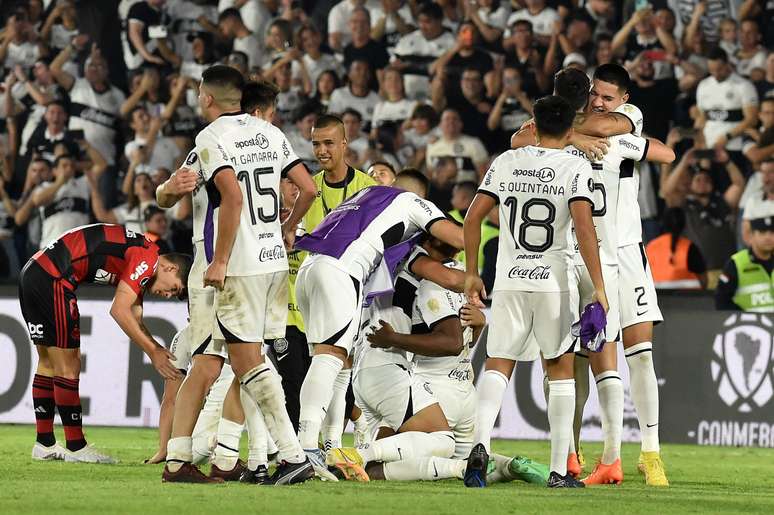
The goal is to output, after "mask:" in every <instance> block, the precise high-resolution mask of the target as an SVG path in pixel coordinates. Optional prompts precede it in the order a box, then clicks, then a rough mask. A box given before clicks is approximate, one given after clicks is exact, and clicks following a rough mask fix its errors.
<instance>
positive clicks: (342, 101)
mask: <svg viewBox="0 0 774 515" xmlns="http://www.w3.org/2000/svg"><path fill="white" fill-rule="evenodd" d="M347 78H348V79H349V82H348V83H347V85H346V86H342V87H340V88H338V89H336V90H334V92H333V93H332V94H331V101H330V104H328V112H330V113H343V112H344V110H346V109H348V108H351V109H354V110H356V111H357V112H358V113H360V116H361V117H362V120H363V125H364V128H365V130H366V131H367V130H369V129H370V126H371V118H372V117H373V114H374V108H375V107H376V104H377V103H378V102H379V95H378V94H377V93H376V92H375V91H373V90H372V89H371V88H370V86H369V84H370V81H371V67H370V65H369V63H368V62H366V61H361V60H358V61H352V64H350V65H349V73H348V74H347Z"/></svg>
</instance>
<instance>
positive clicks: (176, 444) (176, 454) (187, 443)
mask: <svg viewBox="0 0 774 515" xmlns="http://www.w3.org/2000/svg"><path fill="white" fill-rule="evenodd" d="M192 460H193V455H192V453H191V437H190V436H178V437H177V438H170V439H169V441H167V468H168V469H169V471H170V472H177V471H178V470H180V467H182V466H183V463H191V461H192Z"/></svg>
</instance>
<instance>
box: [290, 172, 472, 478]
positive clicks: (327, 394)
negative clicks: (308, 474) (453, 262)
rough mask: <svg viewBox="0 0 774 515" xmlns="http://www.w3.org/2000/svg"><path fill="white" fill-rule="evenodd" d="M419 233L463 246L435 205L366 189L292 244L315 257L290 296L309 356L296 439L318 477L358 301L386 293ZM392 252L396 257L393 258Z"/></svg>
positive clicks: (357, 326) (400, 193) (355, 330)
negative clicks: (323, 433) (321, 444)
mask: <svg viewBox="0 0 774 515" xmlns="http://www.w3.org/2000/svg"><path fill="white" fill-rule="evenodd" d="M422 232H430V233H431V234H433V235H435V236H436V237H438V238H439V239H442V240H444V241H446V242H448V243H450V244H452V245H455V246H457V247H458V248H461V246H462V230H461V228H460V227H458V226H457V225H456V224H454V223H453V222H451V221H449V220H447V219H446V218H445V216H444V215H443V213H442V212H441V211H440V210H438V208H437V207H436V206H435V205H434V204H432V203H431V202H428V201H425V200H423V199H421V198H420V197H419V196H417V195H416V194H415V193H411V192H408V191H403V190H401V189H398V188H391V187H387V186H372V187H369V188H366V189H364V190H362V191H360V192H358V193H357V194H355V195H354V196H353V197H350V199H349V200H347V201H345V202H343V203H342V204H341V205H339V206H338V207H337V208H335V209H333V210H332V211H331V213H330V214H329V215H328V216H326V217H325V219H323V222H322V223H321V224H320V225H319V226H318V227H317V228H316V229H315V230H314V231H313V232H312V233H310V234H308V235H306V236H304V237H303V238H302V239H300V240H299V241H298V242H297V248H301V249H304V250H309V251H311V252H313V253H314V254H312V255H310V256H309V257H308V258H307V259H306V260H305V261H304V264H303V265H302V266H301V268H300V270H299V272H298V279H297V283H296V295H297V300H298V303H299V307H300V310H301V314H302V316H303V318H304V321H305V323H306V329H307V340H308V341H309V342H310V344H311V345H312V346H313V349H314V350H313V353H314V356H313V358H312V364H311V366H310V368H309V371H308V373H307V375H306V378H305V380H304V384H303V387H302V388H301V410H300V417H299V422H300V423H299V438H300V440H301V444H302V446H303V448H304V450H305V451H306V452H307V455H308V456H310V458H312V460H313V463H314V464H315V470H317V471H318V473H322V472H323V471H325V470H327V469H326V465H325V460H324V456H323V455H322V452H321V451H320V450H319V449H318V439H319V434H320V426H321V424H322V421H323V418H324V416H325V409H326V408H327V407H328V405H329V403H330V400H331V395H332V385H333V382H334V380H335V378H336V376H337V375H338V373H339V371H340V370H341V368H342V366H343V362H344V360H345V359H346V357H347V356H348V355H349V353H350V352H351V351H352V347H353V344H354V342H355V340H356V338H357V336H358V333H359V330H360V327H361V319H362V305H363V299H364V298H365V297H366V295H367V294H368V293H369V292H371V291H380V289H381V291H385V290H387V289H391V288H392V286H393V281H394V279H393V275H392V274H393V273H394V272H395V271H396V270H395V269H393V268H392V267H393V266H395V265H397V264H398V262H399V261H400V260H397V261H394V262H392V261H393V260H394V258H396V257H401V258H402V257H405V255H407V254H408V251H409V250H410V248H411V246H412V243H411V241H409V240H412V239H413V238H415V237H417V236H418V235H419V234H420V233H422ZM396 251H397V252H398V253H399V254H400V256H398V255H397V254H396V255H393V254H394V252H396ZM379 284H381V287H380V286H378V285H379ZM426 436H427V437H431V436H432V435H429V434H428V435H426ZM406 438H409V437H406Z"/></svg>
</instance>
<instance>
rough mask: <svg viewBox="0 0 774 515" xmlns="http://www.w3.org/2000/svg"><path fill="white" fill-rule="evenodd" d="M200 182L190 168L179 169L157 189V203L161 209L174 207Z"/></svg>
mask: <svg viewBox="0 0 774 515" xmlns="http://www.w3.org/2000/svg"><path fill="white" fill-rule="evenodd" d="M198 180H199V177H198V175H197V174H196V172H194V171H193V170H191V169H190V168H186V167H182V168H178V169H177V170H175V173H173V174H172V176H171V177H170V178H169V179H167V180H166V181H165V182H163V183H162V184H159V186H158V187H157V188H156V203H157V204H158V205H159V207H163V208H167V209H168V208H170V207H172V206H174V205H175V204H177V202H178V201H179V200H180V199H181V198H183V197H184V196H185V195H187V194H189V193H191V192H192V191H193V190H194V189H196V183H197V181H198ZM240 198H241V195H240Z"/></svg>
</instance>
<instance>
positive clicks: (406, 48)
mask: <svg viewBox="0 0 774 515" xmlns="http://www.w3.org/2000/svg"><path fill="white" fill-rule="evenodd" d="M454 43H455V38H454V35H453V34H452V33H451V32H449V31H444V32H443V33H441V35H440V36H438V37H437V38H435V39H433V40H427V39H425V37H424V36H423V35H422V32H420V31H419V30H415V31H414V32H410V33H408V34H406V35H405V36H403V37H402V38H400V40H398V44H397V45H395V49H394V51H393V58H394V59H398V60H400V61H401V62H403V63H407V64H409V67H408V68H407V69H406V71H405V72H404V73H405V75H404V76H403V84H404V85H405V88H406V96H407V97H409V98H413V99H416V100H424V99H426V98H427V97H428V92H429V91H430V77H429V71H428V67H429V66H430V64H431V63H432V62H433V61H435V60H436V59H437V58H439V57H441V56H442V55H443V54H444V53H445V52H446V51H447V50H449V49H450V48H452V47H453V46H454Z"/></svg>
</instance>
